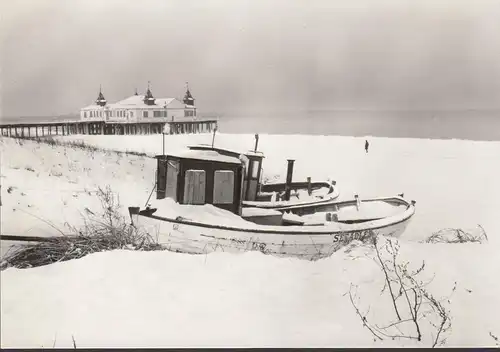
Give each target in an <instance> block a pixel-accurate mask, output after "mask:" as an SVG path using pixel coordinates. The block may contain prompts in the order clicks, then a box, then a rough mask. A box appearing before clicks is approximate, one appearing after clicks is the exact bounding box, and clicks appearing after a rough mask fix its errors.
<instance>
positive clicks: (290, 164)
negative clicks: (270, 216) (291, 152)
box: [285, 159, 295, 201]
mask: <svg viewBox="0 0 500 352" xmlns="http://www.w3.org/2000/svg"><path fill="white" fill-rule="evenodd" d="M287 161H288V168H287V170H286V184H285V200H287V201H288V200H290V191H291V189H290V185H291V183H292V177H293V163H294V162H295V160H292V159H288V160H287Z"/></svg>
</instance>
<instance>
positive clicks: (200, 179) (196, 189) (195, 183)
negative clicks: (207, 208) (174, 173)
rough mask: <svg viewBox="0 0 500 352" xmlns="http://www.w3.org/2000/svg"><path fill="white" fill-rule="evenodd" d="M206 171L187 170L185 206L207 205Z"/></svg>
mask: <svg viewBox="0 0 500 352" xmlns="http://www.w3.org/2000/svg"><path fill="white" fill-rule="evenodd" d="M205 181H206V173H205V170H187V171H186V175H185V177H184V201H183V203H184V204H205V184H206V182H205Z"/></svg>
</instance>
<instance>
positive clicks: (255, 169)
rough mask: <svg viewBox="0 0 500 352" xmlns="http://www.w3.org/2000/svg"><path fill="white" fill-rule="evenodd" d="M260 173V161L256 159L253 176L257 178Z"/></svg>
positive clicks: (253, 164)
mask: <svg viewBox="0 0 500 352" xmlns="http://www.w3.org/2000/svg"><path fill="white" fill-rule="evenodd" d="M258 174H259V161H258V160H254V161H252V178H257V175H258Z"/></svg>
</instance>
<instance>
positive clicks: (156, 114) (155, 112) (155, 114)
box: [153, 111, 163, 117]
mask: <svg viewBox="0 0 500 352" xmlns="http://www.w3.org/2000/svg"><path fill="white" fill-rule="evenodd" d="M162 115H163V111H153V117H162Z"/></svg>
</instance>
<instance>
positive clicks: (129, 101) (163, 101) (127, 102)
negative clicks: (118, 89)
mask: <svg viewBox="0 0 500 352" xmlns="http://www.w3.org/2000/svg"><path fill="white" fill-rule="evenodd" d="M144 97H145V96H144V95H132V96H130V97H128V98H126V99H123V100H120V101H118V102H116V103H113V104H110V105H109V107H110V108H114V109H131V108H134V109H137V108H139V109H140V108H150V107H152V106H156V107H158V108H163V107H165V106H168V105H169V104H170V103H171V102H173V101H174V100H176V99H175V98H157V99H155V104H154V105H147V104H146V103H144Z"/></svg>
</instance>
